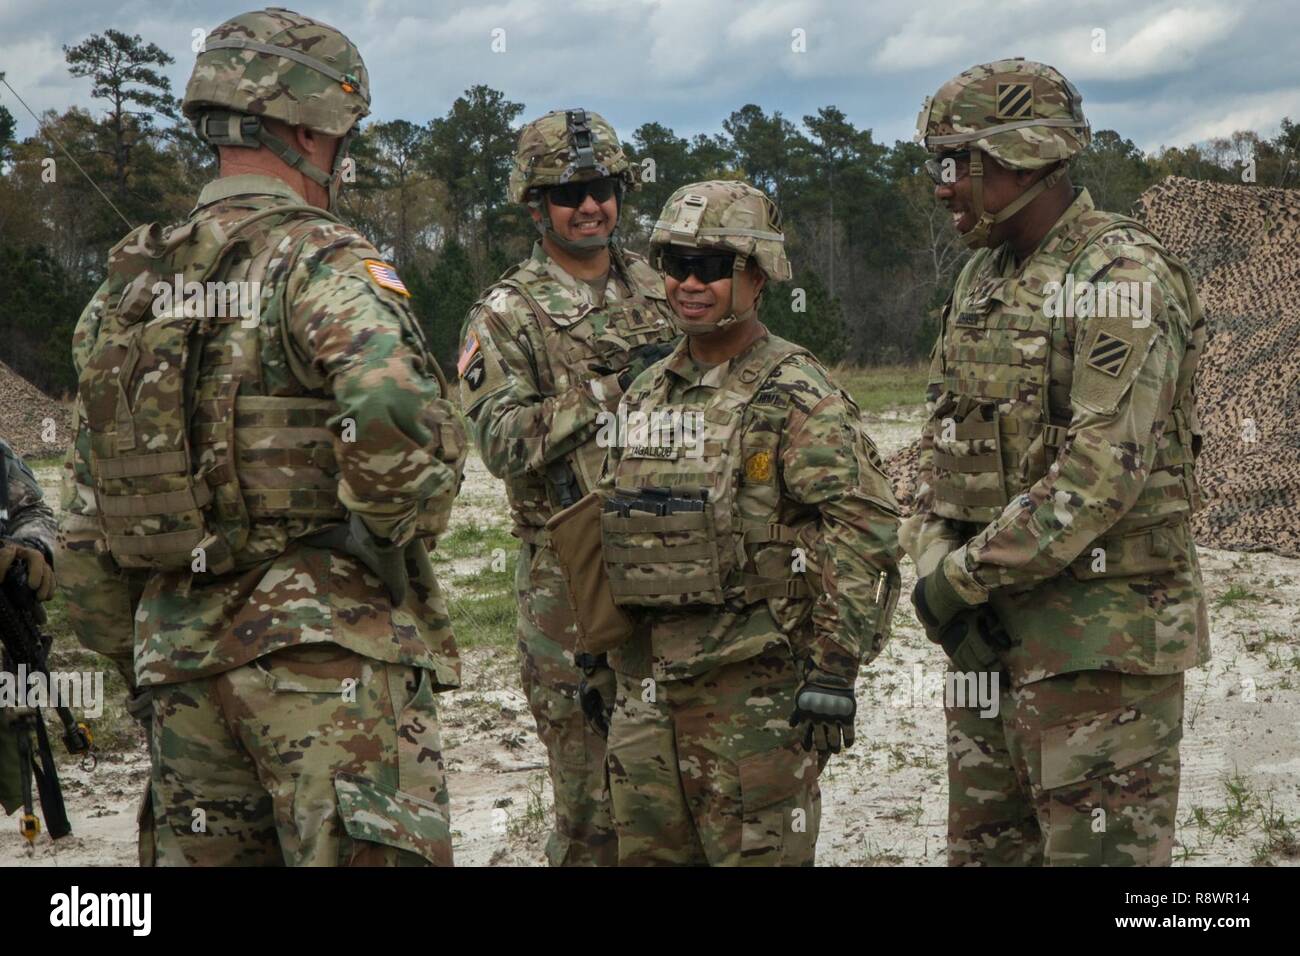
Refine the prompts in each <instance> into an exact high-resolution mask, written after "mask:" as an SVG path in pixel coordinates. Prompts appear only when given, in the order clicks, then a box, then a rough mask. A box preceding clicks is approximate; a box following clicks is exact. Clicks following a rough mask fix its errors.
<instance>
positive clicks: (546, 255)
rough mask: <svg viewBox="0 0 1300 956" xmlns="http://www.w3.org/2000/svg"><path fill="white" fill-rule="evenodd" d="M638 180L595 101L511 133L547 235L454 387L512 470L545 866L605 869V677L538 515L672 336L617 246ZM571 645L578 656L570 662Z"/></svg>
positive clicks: (576, 485) (477, 336)
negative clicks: (538, 746)
mask: <svg viewBox="0 0 1300 956" xmlns="http://www.w3.org/2000/svg"><path fill="white" fill-rule="evenodd" d="M633 186H635V181H634V179H633V177H632V172H631V166H630V165H629V163H628V160H627V157H626V156H625V155H624V154H623V149H622V146H621V145H620V143H619V140H618V136H617V134H616V133H615V132H614V129H613V127H611V126H610V125H609V124H608V123H607V122H605V120H604V119H603V118H602V117H601V116H600V115H598V114H596V113H593V112H590V111H588V110H581V109H574V110H557V111H555V112H551V113H547V114H546V115H545V116H543V117H541V118H540V119H537V120H534V121H533V122H531V123H529V124H527V125H526V126H525V127H524V128H523V130H522V131H521V132H520V134H519V144H518V147H517V149H516V151H515V160H514V170H513V172H512V173H511V174H510V199H511V200H512V201H513V202H517V203H526V204H527V205H528V209H529V212H530V213H531V214H532V217H533V221H534V222H535V223H536V226H537V229H538V231H539V232H540V233H541V238H540V240H539V241H538V243H537V244H536V245H535V246H534V247H533V253H532V255H531V256H530V257H529V258H528V259H526V260H525V261H524V262H522V263H520V264H519V265H517V266H516V267H514V268H513V269H511V270H510V271H509V272H507V273H506V274H505V275H504V276H503V277H502V278H501V279H500V280H499V281H498V282H496V283H495V284H493V285H492V286H491V287H490V288H489V289H488V290H487V291H486V292H484V294H483V298H482V299H480V300H479V302H478V303H477V304H475V306H474V308H473V309H472V310H471V311H470V314H469V318H468V320H467V322H466V326H465V332H464V337H463V342H462V345H461V356H460V362H459V363H458V364H459V371H460V394H461V400H462V404H463V406H464V408H465V411H466V414H467V415H468V416H469V419H470V422H471V427H472V430H473V433H474V436H475V440H476V442H477V444H478V448H479V451H480V453H481V454H482V456H483V463H484V464H485V465H486V466H487V468H488V471H490V472H492V474H494V475H496V476H497V477H498V478H502V479H504V480H505V485H506V494H507V496H508V497H509V499H510V511H511V518H512V521H513V524H514V532H513V533H514V535H515V536H516V537H517V538H519V539H520V540H521V541H522V544H521V545H520V550H519V566H518V571H517V574H516V578H515V588H516V592H517V594H516V597H517V600H518V605H519V623H518V637H519V651H520V657H521V664H522V674H521V677H522V681H523V687H524V693H525V695H526V696H527V698H528V704H529V708H530V709H531V710H532V712H533V717H534V718H535V719H536V721H537V732H538V735H539V736H540V737H541V738H542V742H543V743H545V744H546V751H547V757H548V760H549V764H550V773H551V783H552V786H553V789H554V793H555V828H554V830H553V832H552V834H551V837H550V839H549V841H548V843H547V848H546V855H547V859H548V860H549V861H550V862H551V864H552V865H555V866H562V865H575V866H581V865H590V866H602V865H612V864H613V863H614V862H615V861H616V859H617V854H616V850H615V838H614V831H613V828H612V827H611V825H610V819H609V796H608V790H607V787H606V782H605V740H604V734H605V732H606V726H607V717H606V714H607V712H608V709H609V708H610V707H611V706H612V705H613V696H612V688H613V675H612V673H611V671H610V670H609V667H608V666H607V665H606V663H605V661H604V660H603V659H601V658H593V657H590V656H588V655H583V654H576V650H577V648H576V638H577V633H576V631H575V628H574V623H573V617H572V613H571V610H570V607H569V601H568V598H567V597H566V595H565V590H564V583H563V579H562V578H561V576H560V570H559V566H558V564H557V563H556V557H555V553H554V551H553V549H552V548H551V546H550V544H549V541H548V537H547V533H546V528H545V525H546V522H547V519H549V518H550V517H551V516H552V515H554V514H555V513H556V512H558V511H560V510H562V509H564V508H566V507H568V506H569V505H571V504H573V503H574V502H575V501H577V500H578V499H579V498H581V497H582V496H583V495H585V494H586V493H587V492H588V491H590V490H591V489H592V487H593V486H594V485H595V483H596V481H597V479H598V478H599V477H600V470H601V466H602V464H603V462H604V460H605V448H604V444H605V443H604V442H603V441H601V440H600V436H601V434H602V431H601V424H602V421H603V417H602V416H603V415H607V414H608V413H610V412H611V411H612V410H613V409H614V408H616V407H617V405H618V400H619V398H620V397H621V396H622V394H623V390H624V389H625V388H627V386H628V384H629V383H630V382H631V381H632V379H633V378H634V377H635V376H636V374H637V373H638V372H639V371H640V370H641V369H643V368H645V367H646V366H648V365H649V364H650V363H652V362H654V361H655V360H656V359H659V358H661V357H662V356H664V355H666V354H667V353H668V352H669V351H670V350H671V348H672V342H673V340H674V339H675V338H676V337H677V332H676V330H675V329H674V328H673V326H672V322H671V319H670V316H671V313H670V312H669V309H668V305H667V303H666V302H665V300H664V291H663V280H662V279H660V278H659V276H658V275H657V274H656V273H655V272H654V270H653V269H651V268H650V267H649V266H647V265H646V264H645V262H644V260H642V259H640V258H638V257H637V256H634V255H632V254H630V253H627V252H624V251H623V249H622V248H621V247H620V245H619V243H618V240H617V235H616V230H617V227H618V219H619V213H620V211H621V208H622V203H623V196H624V192H625V191H626V190H627V189H628V188H630V187H633ZM575 654H576V656H575Z"/></svg>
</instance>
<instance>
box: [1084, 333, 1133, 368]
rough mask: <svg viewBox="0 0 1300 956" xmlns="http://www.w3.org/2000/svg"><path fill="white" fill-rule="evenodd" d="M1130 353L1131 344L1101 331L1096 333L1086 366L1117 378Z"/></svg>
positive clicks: (1131, 349)
mask: <svg viewBox="0 0 1300 956" xmlns="http://www.w3.org/2000/svg"><path fill="white" fill-rule="evenodd" d="M1132 351H1133V343H1132V342H1126V341H1125V340H1124V339H1121V338H1120V337H1119V336H1118V335H1113V334H1111V333H1110V332H1105V331H1102V332H1099V333H1098V335H1097V340H1096V341H1095V342H1093V344H1092V348H1091V349H1090V350H1089V351H1088V365H1090V366H1091V367H1092V368H1095V369H1096V370H1097V371H1099V372H1105V373H1106V374H1107V375H1109V376H1111V377H1112V378H1118V377H1119V373H1120V371H1121V370H1122V369H1123V368H1124V363H1125V362H1126V361H1128V357H1129V353H1130V352H1132Z"/></svg>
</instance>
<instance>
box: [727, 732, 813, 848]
mask: <svg viewBox="0 0 1300 956" xmlns="http://www.w3.org/2000/svg"><path fill="white" fill-rule="evenodd" d="M737 767H738V769H739V773H740V803H741V817H742V819H741V834H740V861H739V862H740V865H741V866H809V865H811V864H812V862H813V849H814V847H815V845H816V842H817V828H818V825H819V823H820V818H821V794H820V791H819V790H818V788H817V758H816V755H815V754H814V753H805V752H804V751H803V750H802V749H801V748H798V747H796V746H794V745H791V746H788V747H779V748H777V749H775V750H769V751H767V752H765V753H760V754H754V755H752V756H749V757H745V758H744V759H743V760H741V761H740V762H739V763H738V764H737Z"/></svg>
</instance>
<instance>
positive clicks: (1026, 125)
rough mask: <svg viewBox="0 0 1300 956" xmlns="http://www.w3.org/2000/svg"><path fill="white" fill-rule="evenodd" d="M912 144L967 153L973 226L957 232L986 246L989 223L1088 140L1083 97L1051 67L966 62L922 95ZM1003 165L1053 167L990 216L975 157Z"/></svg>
mask: <svg viewBox="0 0 1300 956" xmlns="http://www.w3.org/2000/svg"><path fill="white" fill-rule="evenodd" d="M916 141H917V142H918V143H920V144H921V145H922V146H924V147H925V148H926V149H927V150H929V151H930V152H932V153H936V154H941V153H950V152H955V151H961V150H970V175H971V191H972V198H973V201H974V206H975V209H974V212H975V216H976V219H977V223H976V225H975V227H974V228H973V229H971V230H970V231H969V232H967V233H965V234H964V235H963V236H962V241H963V242H964V243H965V244H966V245H968V246H971V247H979V246H983V245H987V244H988V240H989V232H990V231H991V230H992V228H993V226H994V224H996V223H999V222H1003V221H1004V220H1007V219H1010V218H1011V217H1012V216H1014V215H1015V214H1016V213H1017V212H1019V211H1020V210H1021V209H1023V208H1024V207H1025V206H1027V205H1028V204H1029V203H1030V202H1032V201H1033V200H1034V199H1035V198H1037V196H1038V195H1039V194H1040V193H1042V192H1043V191H1045V190H1047V189H1050V188H1051V187H1052V186H1054V185H1055V184H1056V183H1057V182H1058V181H1059V180H1060V179H1061V177H1062V176H1063V175H1065V165H1064V164H1065V163H1066V162H1067V161H1068V160H1069V159H1071V158H1072V157H1074V156H1077V155H1078V154H1079V153H1081V152H1083V150H1085V149H1086V148H1087V147H1088V144H1089V143H1090V142H1091V141H1092V130H1091V128H1090V127H1089V125H1088V120H1087V119H1086V118H1085V117H1084V115H1083V97H1082V96H1080V95H1079V91H1078V89H1076V88H1075V86H1074V84H1073V83H1071V82H1070V81H1069V80H1067V79H1066V78H1065V77H1064V76H1062V75H1061V73H1060V72H1059V71H1057V70H1056V69H1055V68H1053V67H1050V66H1047V65H1046V64H1043V63H1035V62H1033V61H1032V60H1025V59H1024V58H1022V57H1016V58H1014V59H1010V60H998V61H996V62H994V63H983V64H981V65H979V66H974V67H971V68H970V69H969V70H966V71H965V72H964V73H961V74H960V75H958V76H956V77H954V78H953V79H951V80H949V81H948V82H947V83H945V84H943V86H941V87H939V90H938V92H937V93H935V94H934V96H931V97H927V98H926V101H925V103H924V104H923V105H922V107H921V112H920V115H919V116H917V119H916ZM985 154H987V155H988V156H991V157H993V159H995V160H997V162H999V163H1001V164H1002V165H1003V166H1006V167H1008V168H1010V169H1024V170H1033V169H1043V168H1044V167H1048V166H1058V168H1057V169H1055V170H1054V171H1053V172H1051V173H1049V174H1048V175H1047V176H1045V177H1043V178H1042V179H1040V180H1039V181H1038V182H1036V183H1034V184H1033V185H1032V186H1030V187H1029V189H1027V190H1026V191H1025V192H1024V193H1023V194H1021V195H1020V196H1019V197H1017V198H1016V200H1015V201H1014V202H1012V203H1010V204H1009V205H1008V206H1007V207H1006V208H1004V209H1002V210H1000V211H999V212H998V213H997V214H996V215H994V214H992V213H989V212H986V211H985V210H984V204H983V197H984V187H983V176H984V166H983V158H982V157H983V155H985Z"/></svg>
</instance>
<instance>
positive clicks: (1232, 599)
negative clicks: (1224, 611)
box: [1214, 584, 1263, 607]
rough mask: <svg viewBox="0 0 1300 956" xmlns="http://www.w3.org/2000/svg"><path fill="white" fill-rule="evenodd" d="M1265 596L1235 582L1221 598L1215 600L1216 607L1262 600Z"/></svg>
mask: <svg viewBox="0 0 1300 956" xmlns="http://www.w3.org/2000/svg"><path fill="white" fill-rule="evenodd" d="M1262 600H1263V598H1262V597H1261V596H1260V595H1258V594H1256V593H1255V592H1254V591H1251V590H1248V589H1247V588H1243V587H1242V586H1241V585H1240V584H1234V585H1232V587H1230V588H1228V590H1226V591H1224V592H1223V593H1222V594H1221V595H1219V599H1218V600H1217V601H1215V602H1214V606H1215V607H1233V606H1235V605H1237V604H1240V603H1241V602H1242V601H1262Z"/></svg>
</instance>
